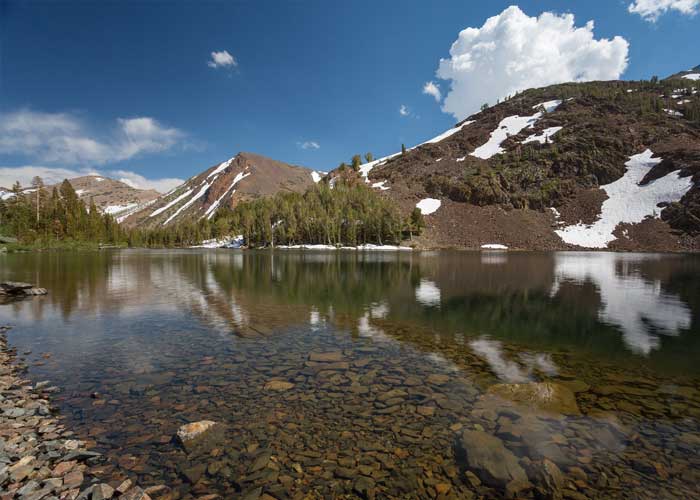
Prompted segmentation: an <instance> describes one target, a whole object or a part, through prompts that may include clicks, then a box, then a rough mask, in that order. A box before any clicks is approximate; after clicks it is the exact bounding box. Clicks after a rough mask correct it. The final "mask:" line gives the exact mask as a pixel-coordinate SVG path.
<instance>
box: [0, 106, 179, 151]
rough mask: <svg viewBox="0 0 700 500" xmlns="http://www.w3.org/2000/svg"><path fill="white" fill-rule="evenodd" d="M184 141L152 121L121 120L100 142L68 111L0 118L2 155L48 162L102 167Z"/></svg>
mask: <svg viewBox="0 0 700 500" xmlns="http://www.w3.org/2000/svg"><path fill="white" fill-rule="evenodd" d="M184 138H185V133H184V132H182V131H181V130H178V129H176V128H170V127H166V126H163V125H162V124H160V123H159V122H158V121H157V120H155V119H153V118H149V117H137V118H119V119H118V120H117V126H116V127H115V128H114V130H112V131H111V133H110V134H108V135H107V137H103V138H97V137H94V134H92V133H91V132H90V131H89V130H87V127H86V126H85V125H84V124H83V123H82V121H81V120H79V119H78V118H77V117H75V116H73V115H71V114H68V113H42V112H37V111H32V110H26V109H24V110H19V111H15V112H11V113H5V114H0V154H16V155H21V156H24V157H27V158H31V159H32V160H39V161H41V162H47V163H64V164H88V163H89V164H97V165H102V164H105V163H110V162H117V161H123V160H128V159H130V158H133V157H135V156H138V155H141V154H146V153H159V152H162V151H165V150H168V149H171V148H172V147H174V146H175V145H176V144H178V143H179V142H181V141H182V140H183V139H184Z"/></svg>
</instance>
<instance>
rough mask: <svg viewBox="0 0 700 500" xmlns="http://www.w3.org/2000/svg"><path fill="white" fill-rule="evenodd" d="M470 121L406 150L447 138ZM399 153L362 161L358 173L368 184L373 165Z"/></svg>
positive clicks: (469, 122)
mask: <svg viewBox="0 0 700 500" xmlns="http://www.w3.org/2000/svg"><path fill="white" fill-rule="evenodd" d="M472 123H474V120H470V121H466V122H464V123H462V124H461V125H457V126H456V127H453V128H451V129H449V130H447V131H445V132H443V133H442V134H440V135H436V136H435V137H433V138H432V139H428V140H427V141H425V142H421V143H420V144H418V145H416V146H413V147H412V148H408V149H407V151H411V150H413V149H416V148H419V147H421V146H424V145H426V144H435V143H436V142H440V141H442V140H444V139H447V138H448V137H450V136H453V135H455V134H456V133H457V132H459V131H460V130H462V129H463V128H464V127H466V126H468V125H471V124H472ZM400 154H401V153H394V154H393V155H389V156H384V157H382V158H379V159H377V160H373V161H370V162H368V163H363V164H362V165H360V175H362V177H364V178H365V182H366V183H368V184H369V178H368V176H369V173H370V171H371V170H372V169H373V168H374V167H376V166H377V165H383V164H384V163H386V162H387V161H388V160H391V159H392V158H396V157H397V156H399V155H400ZM440 160H442V158H440ZM440 160H438V161H440ZM387 189H388V188H387Z"/></svg>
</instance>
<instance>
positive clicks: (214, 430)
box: [177, 420, 224, 453]
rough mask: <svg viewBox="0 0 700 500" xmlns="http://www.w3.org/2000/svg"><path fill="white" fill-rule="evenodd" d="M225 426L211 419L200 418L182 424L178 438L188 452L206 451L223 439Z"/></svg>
mask: <svg viewBox="0 0 700 500" xmlns="http://www.w3.org/2000/svg"><path fill="white" fill-rule="evenodd" d="M223 434H224V433H223V426H222V425H221V424H219V423H217V422H213V421H211V420H200V421H199V422H192V423H189V424H185V425H183V426H181V427H180V428H179V429H178V431H177V438H178V440H179V441H180V444H182V447H183V448H184V449H185V451H186V452H187V453H195V452H200V453H201V452H206V451H209V450H211V449H212V448H214V447H215V446H216V445H217V444H218V443H219V442H221V441H222V440H223Z"/></svg>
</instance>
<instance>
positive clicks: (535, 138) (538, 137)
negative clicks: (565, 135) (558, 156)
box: [522, 127, 562, 144]
mask: <svg viewBox="0 0 700 500" xmlns="http://www.w3.org/2000/svg"><path fill="white" fill-rule="evenodd" d="M561 129H562V127H549V128H546V129H544V130H543V131H542V132H540V133H539V134H532V135H531V136H530V137H528V138H527V139H525V140H524V141H523V142H522V144H527V143H528V142H539V143H540V144H545V143H547V142H551V141H550V140H549V138H550V137H552V136H553V135H554V134H556V133H557V132H559V131H560V130H561Z"/></svg>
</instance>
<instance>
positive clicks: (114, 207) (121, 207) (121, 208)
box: [102, 203, 139, 215]
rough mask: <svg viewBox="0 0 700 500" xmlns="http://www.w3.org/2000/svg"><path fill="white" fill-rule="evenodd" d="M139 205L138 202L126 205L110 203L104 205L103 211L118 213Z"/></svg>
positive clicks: (112, 213)
mask: <svg viewBox="0 0 700 500" xmlns="http://www.w3.org/2000/svg"><path fill="white" fill-rule="evenodd" d="M138 205H139V204H138V203H127V204H126V205H109V206H106V207H104V208H103V209H102V212H103V213H106V214H109V215H116V214H118V213H121V212H124V211H125V210H129V209H132V208H136V207H137V206H138Z"/></svg>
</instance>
